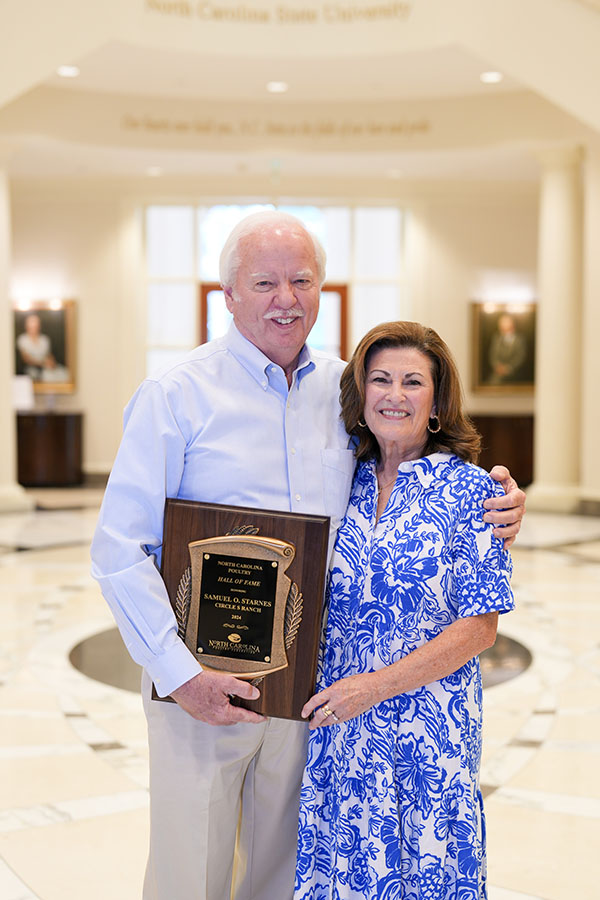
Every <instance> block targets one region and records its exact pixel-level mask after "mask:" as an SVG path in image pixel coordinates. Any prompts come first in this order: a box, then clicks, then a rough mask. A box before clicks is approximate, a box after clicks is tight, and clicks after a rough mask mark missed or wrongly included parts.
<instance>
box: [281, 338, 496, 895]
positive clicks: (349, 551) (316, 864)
mask: <svg viewBox="0 0 600 900" xmlns="http://www.w3.org/2000/svg"><path fill="white" fill-rule="evenodd" d="M341 385H342V415H343V418H344V423H345V425H346V428H347V430H348V432H349V433H350V434H353V435H355V436H356V439H357V451H356V455H357V460H358V466H357V471H356V475H355V479H354V485H353V488H352V493H351V497H350V502H349V505H348V511H347V514H346V517H345V519H344V522H343V523H342V526H341V528H340V531H339V534H338V539H337V543H336V548H335V553H334V557H333V561H332V567H331V572H330V581H329V590H328V615H327V624H326V635H325V642H324V647H323V648H322V658H321V662H320V670H319V680H318V691H317V693H316V694H315V696H314V697H312V698H311V700H309V702H308V703H307V704H306V706H305V707H304V710H303V715H304V716H305V717H307V718H308V717H310V719H311V721H310V728H311V735H310V741H309V749H308V762H307V767H306V772H305V776H304V781H303V786H302V797H301V805H300V825H299V849H298V862H297V873H296V893H295V898H296V900H354V898H357V900H358V898H361V900H365V898H366V900H375V898H377V900H483V898H486V897H487V890H486V862H485V823H484V817H483V808H482V799H481V793H480V790H479V765H480V758H481V700H482V689H481V675H480V669H479V661H478V654H479V653H480V652H481V651H482V650H484V649H485V648H486V647H489V646H491V645H492V644H493V643H494V640H495V636H496V627H497V620H498V613H502V612H507V611H508V610H510V609H512V607H513V598H512V593H511V590H510V585H509V578H510V571H511V564H510V557H509V555H508V552H507V551H505V550H504V549H503V547H502V542H501V541H499V540H498V539H497V538H495V537H494V536H493V535H492V526H491V525H487V524H485V523H484V522H483V520H482V509H481V504H482V502H483V500H484V499H486V497H488V496H491V495H493V494H498V493H500V489H499V488H498V487H497V485H496V484H495V483H494V482H493V481H492V479H491V478H490V477H489V475H488V474H487V473H486V472H484V471H483V470H482V469H479V468H478V467H477V466H475V465H474V464H473V463H474V461H475V460H476V458H477V454H478V450H479V436H478V434H477V433H476V431H475V430H474V428H473V426H472V424H471V423H470V422H469V420H468V419H467V418H466V416H465V415H464V413H463V410H462V392H461V386H460V381H459V377H458V373H457V370H456V366H455V364H454V361H453V359H452V357H451V355H450V352H449V350H448V348H447V347H446V345H445V344H444V343H443V341H442V340H441V339H440V338H439V336H438V335H437V334H436V333H435V332H434V331H433V330H432V329H429V328H425V327H423V326H421V325H418V324H416V323H410V322H392V323H387V324H384V325H380V326H378V327H377V328H374V329H373V330H372V331H370V332H369V333H368V334H367V335H366V336H365V337H364V338H363V340H362V341H361V343H360V344H359V346H358V347H357V349H356V351H355V354H354V356H353V358H352V361H351V362H350V363H349V365H348V366H347V368H346V370H345V372H344V375H343V377H342V383H341Z"/></svg>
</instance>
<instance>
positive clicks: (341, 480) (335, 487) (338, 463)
mask: <svg viewBox="0 0 600 900" xmlns="http://www.w3.org/2000/svg"><path fill="white" fill-rule="evenodd" d="M355 466H356V460H355V458H354V450H321V469H322V476H323V503H324V505H325V514H326V515H328V516H329V517H330V518H331V524H332V526H334V527H335V528H337V527H338V525H339V523H340V522H341V520H342V519H343V517H344V514H345V512H346V507H347V506H348V498H349V496H350V488H351V486H352V476H353V475H354V468H355Z"/></svg>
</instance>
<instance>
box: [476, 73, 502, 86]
mask: <svg viewBox="0 0 600 900" xmlns="http://www.w3.org/2000/svg"><path fill="white" fill-rule="evenodd" d="M479 77H480V79H481V80H482V81H483V83H484V84H498V83H499V82H500V81H502V79H503V78H504V75H503V74H502V72H482V73H481V75H480V76H479Z"/></svg>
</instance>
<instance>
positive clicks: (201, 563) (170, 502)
mask: <svg viewBox="0 0 600 900" xmlns="http://www.w3.org/2000/svg"><path fill="white" fill-rule="evenodd" d="M328 539H329V518H328V517H327V516H311V515H303V514H300V513H291V512H277V511H271V510H260V509H251V508H247V507H241V506H224V505H220V504H216V503H201V502H196V501H192V500H175V499H167V501H166V505H165V519H164V534H163V550H162V567H161V573H162V577H163V580H164V582H165V585H166V588H167V592H168V594H169V599H170V601H171V605H172V607H173V610H174V612H175V615H176V618H177V622H178V626H179V636H180V637H181V638H182V640H184V642H185V644H186V645H187V647H188V648H189V650H190V651H191V652H192V653H193V654H194V655H195V656H196V659H197V660H198V662H199V663H200V664H201V665H202V666H203V667H205V668H209V669H217V670H219V671H223V672H229V673H230V674H232V675H235V676H236V677H238V678H245V679H249V680H252V681H254V682H255V683H256V684H257V687H258V689H259V690H260V692H261V696H260V698H259V699H258V700H255V701H247V700H239V699H238V698H235V699H234V700H233V701H232V702H234V703H236V704H239V705H242V706H245V707H246V708H247V709H253V710H255V711H256V712H259V713H261V714H263V715H266V716H275V717H278V718H282V719H298V720H300V719H301V716H300V711H301V709H302V707H303V706H304V704H305V703H306V701H307V700H308V699H309V698H310V697H311V696H312V694H313V693H314V683H315V674H316V666H317V655H318V649H319V638H320V629H321V614H322V606H323V594H324V588H325V577H326V570H327V545H328ZM153 697H154V699H160V698H158V696H157V694H156V692H153ZM164 699H170V698H164Z"/></svg>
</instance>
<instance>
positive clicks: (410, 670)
mask: <svg viewBox="0 0 600 900" xmlns="http://www.w3.org/2000/svg"><path fill="white" fill-rule="evenodd" d="M497 628H498V613H497V612H489V613H481V614H480V615H478V616H467V617H466V618H464V619H457V620H456V621H455V622H452V624H451V625H448V627H447V628H444V630H443V631H442V632H441V633H440V634H438V635H437V636H436V637H434V638H432V639H431V640H430V641H426V643H425V644H423V645H422V646H421V647H417V649H416V650H413V651H412V652H411V653H408V654H407V655H406V656H403V657H402V659H399V660H397V662H395V663H392V664H391V665H390V666H385V667H384V668H383V669H378V670H377V671H376V672H367V673H366V674H364V675H350V676H348V678H342V679H340V681H334V683H333V684H332V685H331V686H330V687H328V688H324V689H323V690H322V691H319V693H318V694H315V695H314V696H313V697H311V698H310V700H309V701H308V703H305V704H304V706H303V708H302V718H303V719H308V717H309V716H310V714H311V713H312V712H314V715H313V717H312V719H311V722H310V728H311V731H314V730H315V728H321V726H322V725H333V724H335V723H337V722H345V721H346V720H347V719H353V718H354V716H359V715H360V714H361V713H363V712H365V710H367V709H370V708H371V707H372V706H374V705H375V704H376V703H381V701H382V700H388V699H389V698H390V697H396V696H397V695H398V694H404V693H406V691H414V690H415V689H416V688H420V687H423V685H425V684H431V683H432V682H434V681H439V680H440V678H445V677H446V676H447V675H450V674H451V673H452V672H456V671H457V670H458V669H460V667H461V666H464V664H465V663H466V662H468V660H470V659H473V657H474V656H477V655H478V654H479V653H481V652H482V650H487V648H488V647H491V646H493V644H494V641H495V640H496V631H497Z"/></svg>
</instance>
